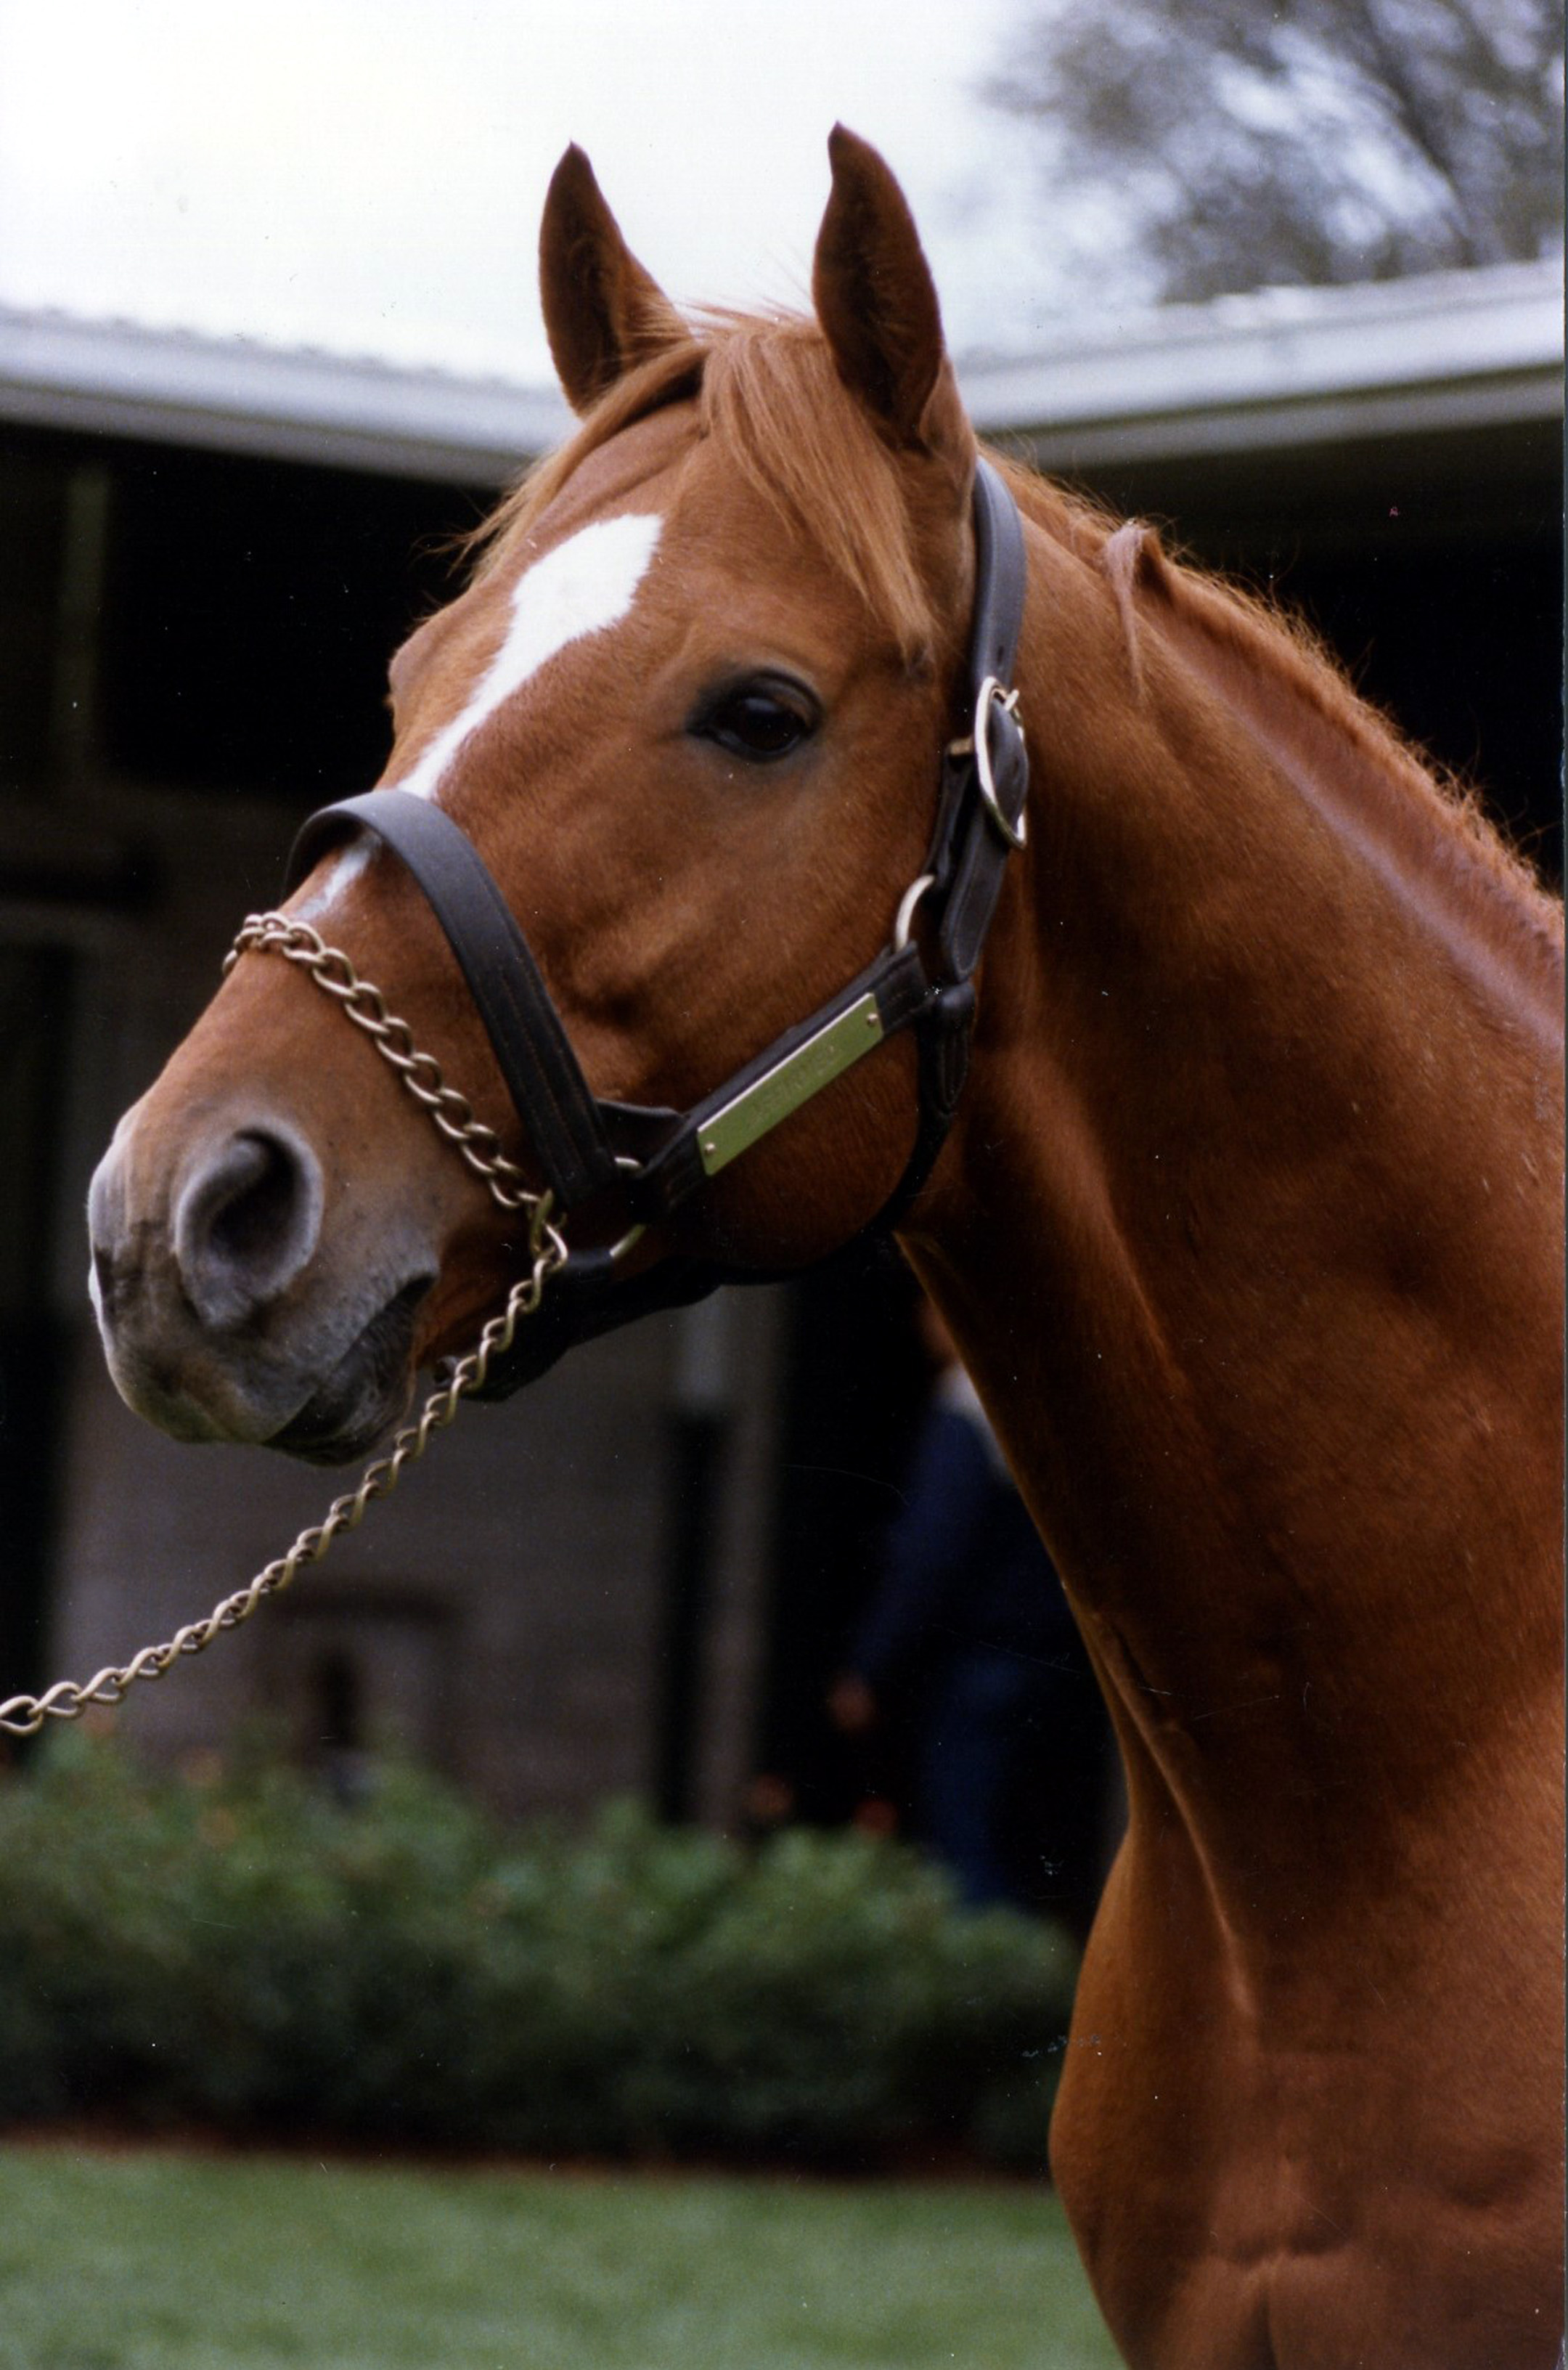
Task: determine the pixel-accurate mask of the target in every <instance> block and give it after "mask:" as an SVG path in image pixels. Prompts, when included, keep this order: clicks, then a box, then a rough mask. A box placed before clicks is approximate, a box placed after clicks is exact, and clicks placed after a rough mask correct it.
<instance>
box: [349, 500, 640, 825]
mask: <svg viewBox="0 0 1568 2370" xmlns="http://www.w3.org/2000/svg"><path fill="white" fill-rule="evenodd" d="M663 523H664V522H663V520H662V519H660V518H659V517H658V515H657V513H655V514H652V515H649V514H647V513H644V512H633V513H631V514H629V515H628V516H626V517H624V518H611V519H596V520H595V521H594V522H593V523H592V524H591V525H590V526H585V527H583V528H581V529H579V531H578V534H576V535H569V536H568V537H567V541H566V542H565V543H561V544H557V545H556V546H555V550H554V551H549V552H546V553H545V555H544V558H543V559H539V560H536V561H535V562H534V564H533V566H532V568H528V569H524V570H523V572H522V574H521V576H520V577H519V578H518V581H517V582H516V584H515V585H514V586H513V588H512V596H511V612H512V613H511V618H510V622H509V625H508V627H507V631H506V636H505V639H503V641H502V643H501V647H500V649H499V650H498V651H497V652H496V655H495V657H494V658H493V659H492V660H491V662H490V663H489V666H488V667H487V669H486V672H485V673H484V675H483V676H482V677H481V678H480V680H479V682H478V683H477V684H476V685H475V687H474V689H473V691H472V692H471V693H470V694H469V696H468V701H467V704H466V706H465V707H464V708H463V710H462V712H461V713H460V714H459V715H457V716H454V717H453V718H452V722H451V723H450V724H444V725H443V726H442V727H441V731H439V732H438V733H437V734H436V737H435V739H434V740H433V741H432V742H430V743H429V746H428V747H427V748H425V749H423V750H422V751H421V752H420V754H419V756H418V760H417V762H416V763H415V765H414V766H413V769H412V771H411V772H409V773H407V774H406V775H404V776H403V777H401V779H399V780H397V781H395V782H393V783H391V784H389V785H388V787H389V788H394V789H399V790H408V791H410V792H411V793H412V794H413V796H414V797H415V798H419V799H429V798H433V797H434V796H435V794H436V791H437V789H438V788H440V786H441V778H442V777H443V775H444V774H445V772H446V769H447V767H448V766H449V765H451V763H452V759H453V757H454V756H455V755H456V754H457V752H458V750H459V749H460V748H461V747H462V746H463V743H464V742H465V741H466V740H467V739H468V738H469V735H470V734H471V733H474V732H476V731H478V729H479V727H480V725H481V724H483V723H484V722H485V721H486V719H487V718H488V717H491V716H493V715H494V714H495V712H496V710H497V708H499V707H500V705H501V703H502V701H503V700H508V699H509V698H510V697H511V696H512V694H513V693H514V692H516V691H521V688H522V686H523V685H524V684H525V683H526V682H527V681H528V679H529V677H530V676H531V675H533V674H537V673H538V672H539V669H540V668H541V667H542V666H544V664H545V662H546V661H547V660H550V659H553V658H554V657H555V655H556V653H557V652H558V651H560V650H565V649H566V648H567V644H568V643H569V642H576V641H580V640H581V639H582V637H583V636H584V635H585V634H598V633H602V632H603V630H604V628H605V627H607V626H613V625H615V624H617V623H618V622H619V620H620V619H621V618H623V617H624V616H625V614H626V612H627V610H628V609H629V608H630V607H631V605H632V603H633V601H634V599H635V595H636V590H637V587H638V585H639V584H640V583H641V582H642V581H643V577H644V575H645V574H646V573H647V564H648V562H649V560H650V559H651V558H653V553H654V546H655V545H656V544H657V543H658V535H659V529H660V527H661V526H662V525H663Z"/></svg>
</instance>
